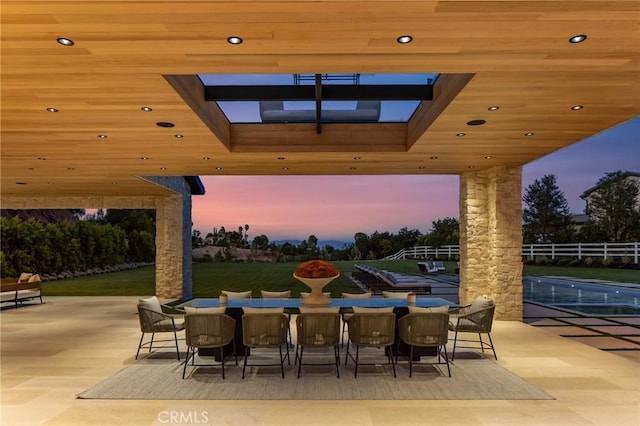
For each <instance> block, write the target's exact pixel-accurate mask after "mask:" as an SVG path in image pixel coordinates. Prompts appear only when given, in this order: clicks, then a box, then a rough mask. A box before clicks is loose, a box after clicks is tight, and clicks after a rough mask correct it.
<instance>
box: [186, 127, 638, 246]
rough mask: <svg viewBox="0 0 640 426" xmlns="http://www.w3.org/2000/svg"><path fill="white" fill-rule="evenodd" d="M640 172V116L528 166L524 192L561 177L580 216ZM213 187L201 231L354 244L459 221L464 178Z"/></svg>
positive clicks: (196, 221)
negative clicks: (608, 178) (594, 193)
mask: <svg viewBox="0 0 640 426" xmlns="http://www.w3.org/2000/svg"><path fill="white" fill-rule="evenodd" d="M617 170H629V171H635V172H638V171H640V117H636V118H635V119H633V120H630V121H628V122H626V123H623V124H621V125H619V126H617V127H615V128H613V129H610V130H608V131H606V132H602V133H600V134H598V135H595V136H592V137H590V138H588V139H585V140H584V141H582V142H579V143H577V144H574V145H572V146H570V147H568V148H565V149H563V150H561V151H558V152H555V153H553V154H550V155H548V156H546V157H544V158H541V159H539V160H537V161H534V162H532V163H529V164H527V165H525V166H524V168H523V182H522V186H523V191H524V190H525V189H526V187H527V186H528V185H529V184H530V183H532V182H533V181H534V180H535V179H539V178H541V177H542V176H544V175H546V174H554V175H555V176H556V178H557V182H558V186H559V187H560V190H562V191H563V192H564V193H565V196H566V198H567V201H568V202H569V205H570V207H571V211H572V212H573V213H583V211H584V201H583V200H582V199H581V198H580V194H582V193H583V192H584V191H585V190H586V189H588V188H591V187H592V186H594V185H595V184H596V182H597V181H598V179H600V178H601V177H602V176H604V174H605V173H606V172H613V171H617ZM200 178H201V179H202V182H203V184H204V186H205V188H206V194H205V195H203V196H194V197H193V198H192V200H193V212H192V217H193V228H194V229H197V230H199V231H201V232H202V234H203V236H204V235H206V234H207V233H208V232H211V231H212V230H213V228H214V227H217V228H220V227H221V226H224V227H225V228H226V229H227V230H237V229H238V226H244V225H245V224H248V225H249V227H250V228H249V232H248V234H249V239H251V238H253V237H254V236H256V235H260V234H265V235H266V236H267V237H269V240H271V241H273V240H282V239H297V240H302V239H306V238H307V237H308V236H309V235H311V234H313V235H315V236H316V237H317V238H318V239H320V240H341V241H346V242H351V241H353V236H354V234H355V233H356V232H364V233H367V234H370V233H372V232H374V231H376V230H377V231H380V232H384V231H389V232H391V233H397V231H398V230H400V229H401V228H403V227H407V228H409V229H418V230H419V231H420V232H422V233H427V232H428V231H429V229H430V227H431V223H432V222H433V221H434V220H437V219H440V218H444V217H447V216H450V217H456V218H457V217H458V192H459V190H458V184H459V178H458V176H457V175H401V176H200Z"/></svg>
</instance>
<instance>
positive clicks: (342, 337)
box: [341, 321, 348, 348]
mask: <svg viewBox="0 0 640 426" xmlns="http://www.w3.org/2000/svg"><path fill="white" fill-rule="evenodd" d="M346 330H347V322H346V321H342V336H341V339H342V342H341V346H342V347H343V348H344V332H345V331H346ZM347 344H348V342H347Z"/></svg>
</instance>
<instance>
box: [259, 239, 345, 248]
mask: <svg viewBox="0 0 640 426" xmlns="http://www.w3.org/2000/svg"><path fill="white" fill-rule="evenodd" d="M272 242H273V243H275V244H277V245H279V246H281V245H283V244H284V243H289V244H293V245H294V246H299V245H300V243H301V242H302V240H275V241H272ZM352 243H353V241H340V240H318V247H324V246H331V247H333V248H335V249H342V248H346V246H348V245H349V244H352Z"/></svg>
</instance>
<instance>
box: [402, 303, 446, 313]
mask: <svg viewBox="0 0 640 426" xmlns="http://www.w3.org/2000/svg"><path fill="white" fill-rule="evenodd" d="M432 312H443V313H445V314H446V313H448V312H449V307H448V306H446V305H445V306H437V307H434V308H421V307H420V306H409V313H410V314H424V313H432Z"/></svg>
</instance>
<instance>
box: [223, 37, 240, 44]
mask: <svg viewBox="0 0 640 426" xmlns="http://www.w3.org/2000/svg"><path fill="white" fill-rule="evenodd" d="M227 43H229V44H242V37H238V36H231V37H227Z"/></svg>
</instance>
